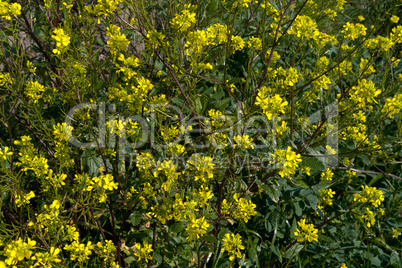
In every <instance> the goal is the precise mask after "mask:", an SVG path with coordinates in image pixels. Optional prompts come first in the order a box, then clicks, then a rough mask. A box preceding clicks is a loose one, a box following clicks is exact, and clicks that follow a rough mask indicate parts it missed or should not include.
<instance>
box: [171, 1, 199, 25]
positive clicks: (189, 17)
mask: <svg viewBox="0 0 402 268" xmlns="http://www.w3.org/2000/svg"><path fill="white" fill-rule="evenodd" d="M185 8H186V9H185V10H182V11H181V12H180V14H176V15H175V17H174V18H173V19H172V21H171V22H170V24H172V27H173V28H174V29H176V30H178V31H179V32H185V31H187V29H188V28H190V26H191V24H192V23H195V22H196V19H195V15H196V14H195V13H194V12H191V11H190V10H189V9H191V4H188V5H185Z"/></svg>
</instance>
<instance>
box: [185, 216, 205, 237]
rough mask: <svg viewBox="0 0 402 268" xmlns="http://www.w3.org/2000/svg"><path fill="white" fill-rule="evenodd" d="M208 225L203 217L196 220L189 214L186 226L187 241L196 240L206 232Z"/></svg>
mask: <svg viewBox="0 0 402 268" xmlns="http://www.w3.org/2000/svg"><path fill="white" fill-rule="evenodd" d="M208 227H209V223H208V222H207V221H206V220H205V217H202V218H199V219H197V218H196V217H195V216H194V214H190V222H189V223H188V224H187V227H186V232H187V235H188V236H187V240H190V241H191V240H198V239H200V238H201V237H203V236H204V235H205V234H206V233H207V231H208Z"/></svg>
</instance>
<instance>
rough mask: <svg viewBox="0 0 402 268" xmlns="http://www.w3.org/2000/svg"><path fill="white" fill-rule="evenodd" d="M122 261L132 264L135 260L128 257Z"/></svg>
mask: <svg viewBox="0 0 402 268" xmlns="http://www.w3.org/2000/svg"><path fill="white" fill-rule="evenodd" d="M124 261H125V262H126V263H127V264H130V263H132V262H134V261H135V258H134V257H133V256H129V257H127V258H125V259H124Z"/></svg>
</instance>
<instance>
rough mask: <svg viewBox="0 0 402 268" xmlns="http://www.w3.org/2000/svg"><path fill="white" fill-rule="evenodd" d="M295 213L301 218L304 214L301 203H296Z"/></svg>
mask: <svg viewBox="0 0 402 268" xmlns="http://www.w3.org/2000/svg"><path fill="white" fill-rule="evenodd" d="M295 213H296V215H297V216H299V217H300V216H301V215H302V214H303V210H302V209H301V207H300V203H299V202H296V203H295Z"/></svg>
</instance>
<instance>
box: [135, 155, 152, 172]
mask: <svg viewBox="0 0 402 268" xmlns="http://www.w3.org/2000/svg"><path fill="white" fill-rule="evenodd" d="M136 160H137V168H138V169H140V170H150V169H151V168H153V167H154V166H155V160H154V158H153V156H152V155H151V154H150V153H148V152H141V154H138V155H137V158H136Z"/></svg>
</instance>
